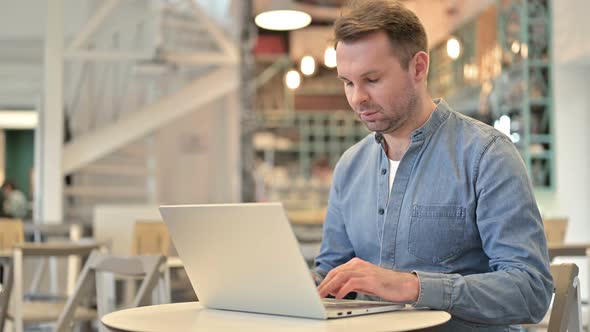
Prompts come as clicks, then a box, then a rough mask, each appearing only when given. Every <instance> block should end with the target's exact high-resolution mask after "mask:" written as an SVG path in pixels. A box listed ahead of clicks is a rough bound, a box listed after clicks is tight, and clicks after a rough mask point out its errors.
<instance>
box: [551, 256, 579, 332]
mask: <svg viewBox="0 0 590 332" xmlns="http://www.w3.org/2000/svg"><path fill="white" fill-rule="evenodd" d="M578 271H579V270H578V266H577V265H576V264H573V263H563V264H552V265H551V276H553V285H554V287H555V296H554V298H553V306H552V308H551V313H550V316H549V326H548V328H547V331H548V332H566V331H568V329H569V331H576V330H577V331H581V329H580V326H581V324H580V318H581V317H580V316H579V314H580V298H579V282H578Z"/></svg>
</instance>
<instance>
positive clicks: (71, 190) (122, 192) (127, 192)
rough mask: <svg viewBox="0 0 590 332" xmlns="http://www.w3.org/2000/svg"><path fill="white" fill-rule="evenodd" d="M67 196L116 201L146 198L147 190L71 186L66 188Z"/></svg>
mask: <svg viewBox="0 0 590 332" xmlns="http://www.w3.org/2000/svg"><path fill="white" fill-rule="evenodd" d="M64 194H65V195H67V196H79V197H108V198H110V199H112V200H113V201H115V200H116V199H117V198H131V199H135V198H137V199H145V198H146V196H147V194H148V193H147V191H146V189H145V188H143V187H142V188H133V187H128V186H126V187H121V188H116V187H97V186H83V185H80V186H71V187H66V188H64Z"/></svg>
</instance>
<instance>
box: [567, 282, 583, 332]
mask: <svg viewBox="0 0 590 332" xmlns="http://www.w3.org/2000/svg"><path fill="white" fill-rule="evenodd" d="M572 291H573V292H574V294H573V295H574V296H572V297H571V301H572V303H571V305H570V306H569V308H571V309H572V310H570V312H569V320H568V322H569V324H568V328H567V330H568V331H569V332H582V331H583V329H582V301H581V297H580V280H579V279H578V277H575V278H574V283H573V289H572Z"/></svg>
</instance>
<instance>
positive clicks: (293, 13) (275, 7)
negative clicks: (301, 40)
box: [254, 0, 311, 31]
mask: <svg viewBox="0 0 590 332" xmlns="http://www.w3.org/2000/svg"><path fill="white" fill-rule="evenodd" d="M254 22H255V23H256V25H257V26H259V27H261V28H263V29H267V30H279V31H285V30H296V29H301V28H304V27H306V26H308V25H309V24H310V23H311V16H310V15H309V14H308V13H306V12H303V11H300V10H297V9H295V6H294V5H293V2H292V1H291V0H273V1H272V2H271V4H270V6H269V7H268V10H266V11H263V12H261V13H259V14H258V15H256V17H255V18H254Z"/></svg>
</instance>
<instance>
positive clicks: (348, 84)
mask: <svg viewBox="0 0 590 332" xmlns="http://www.w3.org/2000/svg"><path fill="white" fill-rule="evenodd" d="M344 85H345V86H352V82H344Z"/></svg>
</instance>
